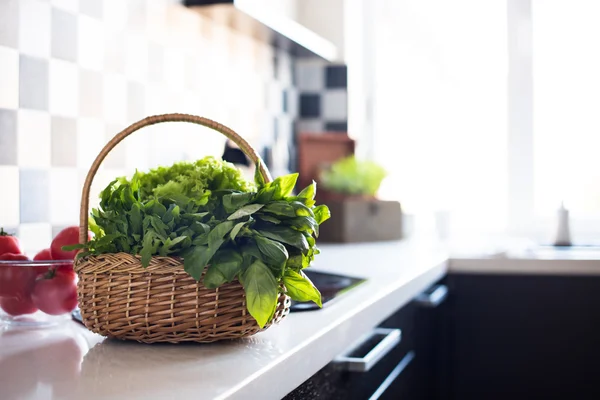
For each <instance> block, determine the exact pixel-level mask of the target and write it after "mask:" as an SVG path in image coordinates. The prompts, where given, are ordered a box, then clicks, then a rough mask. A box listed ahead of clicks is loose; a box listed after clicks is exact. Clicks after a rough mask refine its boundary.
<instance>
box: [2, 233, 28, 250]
mask: <svg viewBox="0 0 600 400" xmlns="http://www.w3.org/2000/svg"><path fill="white" fill-rule="evenodd" d="M22 252H23V251H22V250H21V245H20V243H19V239H18V238H17V237H16V236H12V235H9V234H8V233H6V232H4V229H3V228H0V255H2V254H6V253H14V254H21V253H22Z"/></svg>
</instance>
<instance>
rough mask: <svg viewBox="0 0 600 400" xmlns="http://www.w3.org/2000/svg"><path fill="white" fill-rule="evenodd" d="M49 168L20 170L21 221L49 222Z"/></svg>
mask: <svg viewBox="0 0 600 400" xmlns="http://www.w3.org/2000/svg"><path fill="white" fill-rule="evenodd" d="M48 181H49V172H48V170H40V169H21V171H20V172H19V185H20V191H19V192H20V202H21V204H20V208H21V223H29V222H47V221H48V220H49V214H50V213H49V210H48V204H49V203H48V194H49V193H48Z"/></svg>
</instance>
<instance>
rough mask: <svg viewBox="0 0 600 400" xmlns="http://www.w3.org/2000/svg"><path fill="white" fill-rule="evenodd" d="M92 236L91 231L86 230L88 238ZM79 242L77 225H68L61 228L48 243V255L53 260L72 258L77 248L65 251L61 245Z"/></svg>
mask: <svg viewBox="0 0 600 400" xmlns="http://www.w3.org/2000/svg"><path fill="white" fill-rule="evenodd" d="M91 238H92V235H91V232H88V240H90V239H91ZM77 243H79V227H78V226H70V227H68V228H65V229H63V230H62V231H60V232H59V233H58V235H56V237H55V238H54V240H53V241H52V244H51V245H50V255H51V256H52V259H53V260H73V259H75V256H76V255H77V252H78V251H79V250H71V251H65V250H63V249H62V248H63V246H70V245H73V244H77Z"/></svg>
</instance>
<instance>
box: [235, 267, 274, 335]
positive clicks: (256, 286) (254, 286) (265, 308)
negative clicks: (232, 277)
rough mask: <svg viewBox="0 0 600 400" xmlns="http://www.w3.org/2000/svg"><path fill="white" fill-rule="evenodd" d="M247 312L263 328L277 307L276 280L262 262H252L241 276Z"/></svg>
mask: <svg viewBox="0 0 600 400" xmlns="http://www.w3.org/2000/svg"><path fill="white" fill-rule="evenodd" d="M241 278H242V279H241V282H242V285H243V286H244V290H245V291H246V305H247V307H248V312H249V313H250V315H252V316H253V317H254V319H255V320H256V322H257V323H258V326H259V327H261V328H263V327H264V326H265V325H266V324H267V322H269V320H270V319H271V317H272V316H273V312H274V311H275V307H277V288H278V284H277V280H276V279H275V277H274V276H273V274H272V273H271V271H270V270H269V267H267V266H266V265H265V264H264V263H263V262H262V261H260V260H256V261H254V262H253V263H252V264H251V265H250V266H249V267H248V268H247V269H246V270H245V271H244V272H243V273H242V276H241Z"/></svg>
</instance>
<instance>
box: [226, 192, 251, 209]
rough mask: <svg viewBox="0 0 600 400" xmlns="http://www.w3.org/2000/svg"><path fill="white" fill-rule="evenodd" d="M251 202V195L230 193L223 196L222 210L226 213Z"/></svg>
mask: <svg viewBox="0 0 600 400" xmlns="http://www.w3.org/2000/svg"><path fill="white" fill-rule="evenodd" d="M250 200H252V193H231V194H227V195H225V196H223V208H224V209H225V211H226V212H227V213H232V212H234V211H235V210H237V209H239V208H241V207H243V206H245V205H246V204H248V202H250Z"/></svg>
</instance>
